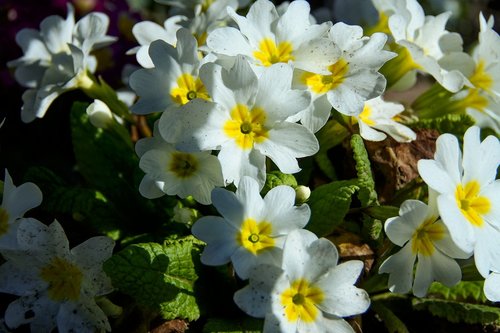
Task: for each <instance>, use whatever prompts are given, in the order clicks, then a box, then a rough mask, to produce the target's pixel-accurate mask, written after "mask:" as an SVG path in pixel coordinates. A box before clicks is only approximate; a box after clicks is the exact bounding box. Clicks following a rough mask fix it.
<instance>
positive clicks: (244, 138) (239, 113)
mask: <svg viewBox="0 0 500 333" xmlns="http://www.w3.org/2000/svg"><path fill="white" fill-rule="evenodd" d="M265 121H266V113H265V111H264V110H262V109H261V108H254V109H252V110H251V111H249V110H248V107H247V106H246V105H242V104H238V105H236V106H235V107H234V108H233V110H232V111H231V120H228V121H226V123H225V124H224V133H226V135H227V136H229V137H230V138H232V139H234V140H235V141H236V144H237V145H238V146H239V147H241V148H243V149H251V148H253V145H254V143H255V142H256V143H261V142H263V141H265V140H266V139H267V138H268V137H269V133H268V130H267V128H266V127H265V126H264V123H265Z"/></svg>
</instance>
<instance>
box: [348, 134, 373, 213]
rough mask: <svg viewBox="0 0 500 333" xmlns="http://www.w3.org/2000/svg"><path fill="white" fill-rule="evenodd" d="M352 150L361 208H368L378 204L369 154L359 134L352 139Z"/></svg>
mask: <svg viewBox="0 0 500 333" xmlns="http://www.w3.org/2000/svg"><path fill="white" fill-rule="evenodd" d="M351 148H352V151H353V157H354V160H355V161H356V171H357V174H358V184H359V192H358V199H359V201H361V206H362V207H367V206H370V205H372V204H378V202H377V191H375V182H374V181H373V176H372V170H371V167H370V160H369V159H368V153H367V152H366V149H365V145H364V143H363V138H361V136H360V135H359V134H354V135H353V136H352V137H351Z"/></svg>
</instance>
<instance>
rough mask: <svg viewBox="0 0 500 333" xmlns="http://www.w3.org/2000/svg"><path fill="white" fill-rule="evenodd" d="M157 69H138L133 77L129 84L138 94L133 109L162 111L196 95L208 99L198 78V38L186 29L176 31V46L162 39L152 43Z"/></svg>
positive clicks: (146, 111)
mask: <svg viewBox="0 0 500 333" xmlns="http://www.w3.org/2000/svg"><path fill="white" fill-rule="evenodd" d="M149 55H150V56H151V59H152V61H153V63H154V65H155V67H154V68H145V69H139V70H137V71H135V72H134V73H132V75H131V76H130V80H129V84H130V87H131V88H132V89H133V90H134V91H135V93H136V94H137V95H138V96H139V101H138V102H137V103H136V104H135V105H134V106H133V107H132V112H134V113H137V114H149V113H153V112H163V111H165V110H166V109H167V108H169V107H171V106H180V105H183V104H186V103H187V102H189V101H190V100H192V99H195V98H204V99H209V96H208V94H207V92H206V89H205V86H204V85H203V83H202V82H201V80H200V78H199V77H198V69H199V66H200V61H199V59H198V49H197V44H196V40H195V39H194V37H193V36H192V35H191V33H190V32H189V31H188V30H186V29H179V30H178V31H177V47H173V46H172V45H169V44H167V43H165V42H164V41H162V40H157V41H154V42H153V43H152V44H151V45H150V46H149Z"/></svg>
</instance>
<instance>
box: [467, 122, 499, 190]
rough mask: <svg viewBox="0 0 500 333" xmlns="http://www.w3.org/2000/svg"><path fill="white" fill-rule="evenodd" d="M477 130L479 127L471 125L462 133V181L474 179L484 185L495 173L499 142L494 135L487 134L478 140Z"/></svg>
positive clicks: (492, 178) (493, 177) (497, 163)
mask: <svg viewBox="0 0 500 333" xmlns="http://www.w3.org/2000/svg"><path fill="white" fill-rule="evenodd" d="M479 131H480V130H479V127H476V126H473V127H471V128H469V129H468V130H467V132H465V135H464V159H463V167H464V179H463V183H467V182H469V181H472V180H475V181H477V182H479V184H480V185H486V184H488V183H490V182H491V181H492V180H494V179H495V177H496V174H497V169H498V165H499V164H500V142H499V141H498V139H497V138H496V137H494V136H488V137H487V138H486V139H485V140H484V141H483V142H480V137H479ZM477 161H481V163H477Z"/></svg>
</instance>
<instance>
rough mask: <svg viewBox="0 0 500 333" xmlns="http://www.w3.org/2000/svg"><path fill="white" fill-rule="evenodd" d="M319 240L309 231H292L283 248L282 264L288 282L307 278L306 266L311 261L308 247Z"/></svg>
mask: <svg viewBox="0 0 500 333" xmlns="http://www.w3.org/2000/svg"><path fill="white" fill-rule="evenodd" d="M317 239H318V237H317V236H316V235H315V234H313V233H312V232H310V231H308V230H304V229H296V230H292V231H290V233H289V234H288V236H287V238H286V240H285V245H284V247H283V264H282V267H283V269H284V270H285V272H286V274H287V276H288V280H290V281H295V280H297V279H300V278H302V277H304V276H306V274H307V273H306V271H305V270H306V265H307V264H308V262H309V260H310V259H311V258H310V254H309V252H308V247H309V246H310V245H311V243H313V242H314V241H315V240H317ZM322 244H323V243H322Z"/></svg>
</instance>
